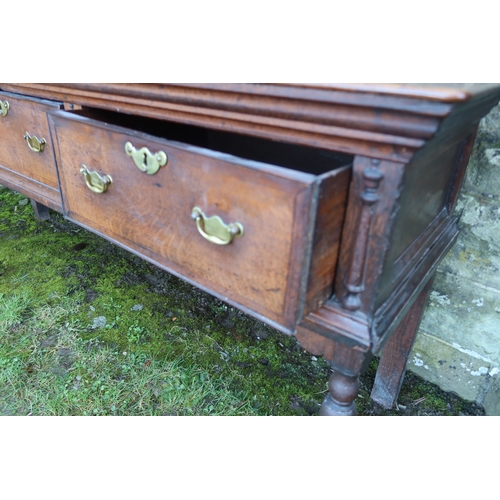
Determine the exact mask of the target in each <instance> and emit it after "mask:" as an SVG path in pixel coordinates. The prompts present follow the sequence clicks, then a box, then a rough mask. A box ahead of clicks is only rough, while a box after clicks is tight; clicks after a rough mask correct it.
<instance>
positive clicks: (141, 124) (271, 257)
mask: <svg viewBox="0 0 500 500" xmlns="http://www.w3.org/2000/svg"><path fill="white" fill-rule="evenodd" d="M82 113H83V112H82ZM49 122H50V127H51V133H52V137H53V140H54V144H55V154H56V159H57V166H58V170H59V178H60V184H61V192H62V199H63V210H64V213H65V215H66V217H68V218H69V219H71V220H72V221H74V222H76V223H78V224H80V225H82V226H84V227H86V228H88V229H90V230H92V231H94V232H96V233H98V234H100V235H102V236H104V237H107V238H108V239H110V240H111V241H113V242H115V243H118V244H119V245H121V246H123V247H125V248H127V249H128V250H130V251H132V252H134V253H136V254H138V255H140V256H141V257H144V258H146V259H148V260H150V261H151V262H154V263H155V264H157V265H159V266H160V267H161V268H163V269H165V270H167V271H169V272H171V273H173V274H175V275H177V276H180V277H182V278H184V279H186V280H188V281H189V282H191V283H193V284H195V285H196V286H198V287H200V288H202V289H205V290H207V291H209V292H211V293H213V294H215V295H217V296H218V297H220V298H222V299H223V300H225V301H228V302H230V303H232V304H234V305H236V306H237V307H239V308H241V309H244V310H246V311H247V312H249V313H250V314H253V315H254V316H256V317H258V318H260V319H262V320H263V321H266V322H268V323H270V324H271V325H273V326H274V327H276V328H278V329H280V330H282V331H285V332H287V333H293V332H294V331H295V325H296V323H297V321H298V320H299V319H300V317H301V316H302V315H303V314H306V313H307V312H309V311H310V310H314V309H316V308H318V307H319V306H320V305H321V304H322V303H323V302H324V301H325V300H327V299H328V298H329V297H330V296H331V294H332V288H333V279H334V273H335V267H336V262H337V254H338V246H339V239H340V231H341V227H342V223H343V219H344V210H345V203H346V196H347V190H348V184H349V179H350V164H349V160H350V158H349V157H339V156H336V155H335V154H332V153H326V152H323V153H318V152H317V151H313V150H310V151H309V150H307V149H306V148H299V147H297V146H294V147H293V148H294V149H293V151H292V152H291V153H290V151H288V152H287V146H286V145H279V144H277V143H271V142H270V141H262V140H257V142H258V143H255V142H252V141H251V140H250V142H248V141H247V139H246V138H244V137H243V136H235V135H231V136H229V135H227V134H223V133H214V132H210V131H203V129H196V130H195V129H194V128H190V127H186V126H176V125H174V126H173V128H172V129H171V130H167V129H166V128H165V127H167V125H165V123H164V122H154V121H152V120H151V121H150V122H147V121H144V120H141V119H140V118H134V117H130V116H129V117H126V116H123V115H112V114H108V115H107V116H106V118H105V119H103V118H102V117H100V118H99V119H95V117H94V118H89V117H87V116H84V115H82V114H73V113H69V112H63V111H59V112H54V113H50V114H49ZM123 125H126V126H123ZM128 127H129V128H128ZM167 128H168V127H167ZM138 129H139V130H138ZM153 134H154V135H153ZM159 135H162V136H163V137H159ZM164 137H168V138H164ZM172 137H173V138H175V139H176V140H172V139H171V138H172ZM179 140H183V142H179ZM259 141H260V142H259ZM186 142H189V144H186ZM193 144H195V145H193ZM200 146H203V147H200ZM266 148H269V152H268V153H266ZM228 152H230V153H232V154H228ZM239 152H241V156H245V158H243V157H240V155H238V156H235V155H236V154H238V153H239ZM295 153H297V154H295ZM318 155H319V156H318ZM321 155H323V156H322V157H321V158H320V156H321ZM267 158H269V159H270V161H272V162H273V163H274V164H270V163H264V161H263V160H266V159H267ZM255 159H258V160H260V161H255ZM281 159H282V160H283V161H282V163H283V164H285V167H284V166H278V165H279V162H280V160H281ZM311 172H313V173H311Z"/></svg>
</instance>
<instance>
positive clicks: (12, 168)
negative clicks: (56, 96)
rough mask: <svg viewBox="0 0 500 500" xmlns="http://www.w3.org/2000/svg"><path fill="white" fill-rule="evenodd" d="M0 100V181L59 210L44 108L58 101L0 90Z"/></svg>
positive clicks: (53, 107) (54, 106)
mask: <svg viewBox="0 0 500 500" xmlns="http://www.w3.org/2000/svg"><path fill="white" fill-rule="evenodd" d="M0 101H1V102H2V110H3V112H2V113H0V183H2V184H5V185H7V186H8V187H10V188H12V189H15V190H16V191H19V192H21V193H23V194H25V195H26V196H29V197H30V198H32V199H34V200H36V201H38V202H40V203H43V204H44V205H47V206H49V207H51V208H54V209H56V210H61V196H60V194H59V183H58V179H57V170H56V166H55V162H54V153H53V148H52V143H51V139H50V132H49V126H48V122H47V112H48V111H51V110H56V109H59V108H60V107H61V106H60V104H59V103H54V102H51V101H45V100H41V99H34V98H28V97H22V96H17V95H15V94H10V93H7V92H0ZM30 146H31V147H30Z"/></svg>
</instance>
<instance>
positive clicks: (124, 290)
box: [0, 186, 482, 415]
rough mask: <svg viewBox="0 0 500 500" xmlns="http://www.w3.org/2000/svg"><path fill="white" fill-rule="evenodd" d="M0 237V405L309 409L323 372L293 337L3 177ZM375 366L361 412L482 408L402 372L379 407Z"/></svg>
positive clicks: (167, 411)
mask: <svg viewBox="0 0 500 500" xmlns="http://www.w3.org/2000/svg"><path fill="white" fill-rule="evenodd" d="M0 241H1V244H0V414H4V415H6V414H14V415H26V414H33V415H89V414H98V415H314V414H317V412H318V409H319V406H320V404H321V401H322V400H323V397H324V395H325V393H326V390H327V389H326V384H327V380H328V377H329V374H330V368H329V366H328V365H327V363H326V362H324V361H323V360H322V359H316V358H315V357H314V356H311V355H310V354H308V353H306V352H305V351H304V350H303V349H301V348H300V346H299V345H298V343H297V342H296V340H295V339H294V338H292V337H287V336H286V335H284V334H281V333H279V332H276V331H275V330H273V329H272V328H270V327H268V326H266V325H264V324H263V323H261V322H259V321H257V320H255V319H253V318H251V317H249V316H247V315H245V314H243V313H241V312H240V311H238V310H236V309H234V308H232V307H230V306H227V305H226V304H224V303H223V302H221V301H219V300H217V299H216V298H214V297H212V296H210V295H208V294H206V293H204V292H202V291H200V290H198V289H196V288H194V287H192V286H190V285H188V284H187V283H185V282H183V281H182V280H180V279H178V278H176V277H174V276H171V275H169V274H168V273H165V272H163V271H161V270H160V269H158V268H156V267H155V266H153V265H151V264H149V263H147V262H145V261H143V260H141V259H140V258H138V257H136V256H134V255H132V254H130V253H128V252H127V251H125V250H122V249H120V248H119V247H117V246H115V245H112V244H111V243H109V242H107V241H106V240H104V239H103V238H100V237H98V236H96V235H94V234H92V233H89V232H87V231H85V230H84V229H82V228H79V227H78V226H75V225H74V224H72V223H70V222H68V221H66V220H65V219H64V218H63V217H62V216H61V215H59V214H57V213H55V212H51V219H50V220H49V221H45V222H39V221H36V220H35V219H34V217H33V212H32V208H31V205H30V203H29V202H28V200H27V199H26V198H25V197H23V196H22V195H20V194H18V193H15V192H13V191H10V190H7V189H4V188H2V187H1V186H0ZM376 365H377V361H376V360H374V361H373V362H372V364H371V365H370V368H369V370H368V371H367V373H366V374H365V375H364V376H363V377H362V379H361V391H360V396H359V398H358V400H357V406H358V414H360V415H405V414H407V415H410V414H412V415H417V414H420V415H425V414H431V415H458V414H482V409H481V408H479V407H477V406H475V405H473V404H470V403H466V402H463V401H461V400H460V399H459V398H458V397H455V396H453V395H450V394H446V393H443V392H442V391H440V390H439V389H438V388H437V387H435V386H432V384H428V383H426V382H424V381H422V380H421V379H419V378H418V377H416V376H415V375H411V374H410V375H408V376H407V378H406V382H405V384H404V385H403V388H402V391H401V395H400V398H399V404H400V406H399V409H396V410H393V411H386V410H382V409H381V408H380V407H378V406H377V405H375V404H374V403H373V402H371V401H370V399H369V392H370V389H371V385H372V383H373V378H374V374H375V370H376ZM422 398H425V399H423V400H422Z"/></svg>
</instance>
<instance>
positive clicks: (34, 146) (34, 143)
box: [24, 132, 47, 153]
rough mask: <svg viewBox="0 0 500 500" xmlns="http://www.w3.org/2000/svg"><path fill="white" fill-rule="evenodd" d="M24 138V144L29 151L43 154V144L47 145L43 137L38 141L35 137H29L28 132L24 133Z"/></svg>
mask: <svg viewBox="0 0 500 500" xmlns="http://www.w3.org/2000/svg"><path fill="white" fill-rule="evenodd" d="M24 138H25V139H26V143H27V144H28V147H29V148H30V149H31V151H34V152H35V153H43V150H44V149H45V144H47V142H46V141H45V139H44V138H43V137H42V138H41V139H39V138H38V137H37V136H36V135H33V136H31V135H29V134H28V132H25V134H24Z"/></svg>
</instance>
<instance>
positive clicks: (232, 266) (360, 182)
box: [0, 83, 500, 415]
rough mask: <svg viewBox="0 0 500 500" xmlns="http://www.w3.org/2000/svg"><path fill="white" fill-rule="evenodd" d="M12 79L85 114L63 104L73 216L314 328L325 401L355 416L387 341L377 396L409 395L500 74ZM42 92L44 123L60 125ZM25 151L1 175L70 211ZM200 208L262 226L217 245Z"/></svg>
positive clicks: (258, 309) (249, 307)
mask: <svg viewBox="0 0 500 500" xmlns="http://www.w3.org/2000/svg"><path fill="white" fill-rule="evenodd" d="M0 89H2V90H4V91H5V90H8V91H11V92H16V93H19V94H25V95H28V96H32V97H35V98H37V99H39V98H44V99H52V100H54V101H57V102H61V103H64V109H66V110H68V112H66V113H64V112H51V113H50V121H51V124H52V125H51V134H52V135H51V140H52V141H53V145H54V147H55V150H56V163H57V168H58V172H59V176H60V181H61V182H60V185H61V194H62V198H63V202H64V206H63V207H61V206H60V205H59V209H60V210H63V212H64V213H65V215H66V216H67V217H69V218H70V219H71V220H74V221H75V222H77V223H79V224H81V225H83V226H84V227H87V228H88V229H90V230H92V231H95V232H97V233H99V234H101V235H102V236H104V237H106V238H109V239H111V240H112V241H114V242H116V243H117V244H120V245H122V246H124V247H125V248H128V249H129V250H130V251H132V252H135V253H136V254H138V255H140V256H142V257H143V258H145V259H147V260H150V261H152V262H155V263H156V264H158V265H159V266H160V267H162V268H164V269H167V270H169V271H171V272H173V273H174V274H177V275H179V276H182V277H184V278H185V279H187V280H188V281H190V282H192V283H194V284H196V285H197V286H199V287H201V288H203V289H205V290H207V291H209V292H211V293H214V294H216V295H218V296H219V297H221V298H223V299H224V300H227V301H229V302H230V303H232V304H234V305H236V306H238V307H240V308H241V309H243V310H245V311H247V312H250V313H251V314H254V315H255V316H257V317H259V318H260V319H262V320H264V321H267V322H268V323H269V324H271V325H273V326H275V327H277V328H279V329H281V330H282V331H285V332H286V333H289V334H296V335H297V338H298V340H299V342H300V343H301V345H302V346H303V347H304V348H305V349H307V350H309V351H310V352H311V353H313V354H316V355H323V356H324V357H325V358H326V359H327V360H329V361H330V363H331V365H332V368H333V370H334V373H333V375H332V378H331V381H330V384H329V392H328V395H327V397H326V399H325V402H324V404H323V407H322V410H321V414H324V415H352V414H354V413H355V406H354V399H355V397H356V393H357V377H358V376H359V374H360V373H362V371H363V370H364V369H365V368H366V366H367V364H368V362H369V361H370V359H371V358H372V356H373V355H375V354H378V353H380V351H381V350H382V348H383V347H384V345H385V346H386V347H385V351H384V353H385V354H384V355H383V359H382V362H381V371H380V374H379V376H378V377H377V380H376V383H375V387H374V392H373V393H374V395H375V396H374V397H377V396H376V395H377V394H382V393H383V394H384V398H385V401H391V400H392V401H394V400H395V399H396V398H397V392H398V390H399V386H400V383H401V380H402V377H403V374H404V367H405V366H406V362H407V355H408V352H409V349H410V347H411V343H412V342H413V339H414V336H415V334H416V331H417V328H418V320H417V317H419V315H420V312H421V309H422V307H423V302H422V301H423V300H424V299H423V297H424V295H425V293H424V292H422V290H424V289H425V290H427V289H428V286H429V285H428V283H429V280H430V279H431V278H432V276H433V275H434V273H435V270H436V267H437V265H438V264H439V262H440V260H441V259H442V258H443V256H444V255H445V254H446V252H447V251H448V249H449V248H450V246H451V245H452V244H453V242H454V241H455V239H456V237H457V234H458V229H457V225H456V221H455V219H454V216H453V208H454V206H455V203H456V200H457V196H458V193H459V191H460V186H461V184H462V181H463V178H464V175H465V168H466V166H467V162H468V159H469V156H470V152H471V150H472V146H473V143H474V138H475V133H476V131H477V126H478V123H479V120H480V119H481V118H482V117H483V116H485V115H486V114H487V113H488V112H489V110H490V109H491V108H492V107H493V106H494V105H495V104H497V103H498V101H499V99H500V84H477V85H472V84H463V85H455V84H437V85H417V84H407V85H403V84H400V85H395V84H93V83H86V84H0ZM20 100H23V99H22V98H21V97H20ZM26 102H31V101H26ZM33 102H34V101H33ZM30 106H31V107H30ZM33 106H34V105H33V104H29V105H28V107H29V109H31V110H32V112H33V116H32V119H30V118H27V121H32V122H33V123H41V122H43V120H44V119H45V118H46V117H45V111H44V110H43V109H41V108H35V107H33ZM55 106H56V107H57V106H59V104H55ZM50 109H52V111H53V110H54V108H52V107H50ZM90 118H93V120H92V119H90ZM23 123H24V122H23ZM1 124H2V119H1V118H0V126H1ZM23 126H24V125H23ZM4 127H5V126H4ZM120 127H127V129H124V128H120ZM0 130H1V129H0ZM4 130H5V129H4ZM23 133H24V131H23ZM33 133H35V132H33ZM9 134H10V132H9ZM6 135H7V134H6V133H5V132H4V133H3V136H6ZM0 139H2V140H3V137H2V136H1V135H0ZM46 139H48V138H46ZM127 140H131V142H132V143H134V145H135V142H136V141H139V143H138V144H137V147H142V146H148V147H149V148H150V150H152V151H153V150H154V151H156V150H158V149H160V148H162V149H164V150H165V152H166V153H167V154H168V156H169V161H168V164H167V166H166V167H163V168H162V169H161V170H160V172H158V174H155V175H153V176H147V175H146V174H143V173H141V172H140V171H139V170H138V169H137V167H135V165H134V164H133V162H132V160H131V159H130V158H129V157H127V156H126V155H125V154H124V144H125V142H126V141H127ZM175 141H180V142H175ZM182 143H184V144H182ZM9 147H10V146H9ZM18 151H21V146H17V145H16V146H15V147H13V149H12V150H11V153H9V155H10V156H8V158H7V160H8V161H7V163H8V164H9V165H8V166H7V168H5V166H4V167H0V182H2V183H4V184H6V185H7V186H9V187H13V188H14V189H16V186H17V185H19V186H20V188H19V189H18V190H20V191H21V192H24V193H25V194H27V195H29V193H32V194H33V198H34V199H35V200H36V201H38V202H39V203H44V201H43V200H44V199H46V200H47V204H48V206H51V207H52V208H54V206H55V205H57V204H55V201H54V199H49V198H50V197H49V196H46V195H45V198H44V196H43V195H42V191H43V190H45V191H47V190H48V189H50V190H52V191H53V192H54V193H57V194H59V193H58V183H57V180H56V178H55V177H52V178H50V175H49V177H47V178H46V177H44V178H43V179H42V178H41V177H39V175H41V174H40V173H39V171H38V169H36V168H34V167H33V164H31V163H30V164H25V163H23V164H22V165H20V164H19V161H17V162H16V161H13V160H18V156H17V152H18ZM0 154H1V153H0ZM0 158H1V156H0ZM52 162H53V160H52ZM82 163H85V164H86V165H87V167H89V168H90V169H95V170H97V171H99V172H100V173H101V174H110V175H111V176H112V178H113V184H112V186H111V187H110V189H109V191H108V192H106V193H104V194H103V195H98V194H95V193H92V192H91V191H89V189H88V188H87V187H86V185H85V182H84V180H83V178H82V176H81V174H80V173H79V169H80V166H81V164H82ZM49 164H50V165H52V163H50V162H49ZM44 168H46V167H44ZM47 168H49V171H50V172H52V174H53V173H54V170H50V169H51V168H52V166H51V167H47ZM37 176H38V177H37ZM15 179H23V180H22V182H17V184H16V182H15ZM54 182H55V183H54ZM23 190H24V191H23ZM50 203H52V204H53V205H50ZM54 204H55V205H54ZM194 206H200V207H201V208H202V209H203V210H204V211H205V213H206V214H207V215H219V216H221V217H222V218H223V219H224V220H225V221H226V222H235V221H238V222H241V223H242V224H243V225H244V227H245V235H244V236H243V238H240V239H236V240H235V241H234V242H233V243H231V244H230V245H228V246H227V247H216V246H215V245H213V244H211V243H209V242H207V241H206V240H204V239H203V238H202V237H201V235H200V234H199V233H198V232H197V230H196V226H195V223H194V222H193V221H192V220H191V218H190V212H191V209H192V208H193V207H194ZM56 209H57V208H56ZM426 287H427V288H426ZM391 338H392V339H393V340H391Z"/></svg>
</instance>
